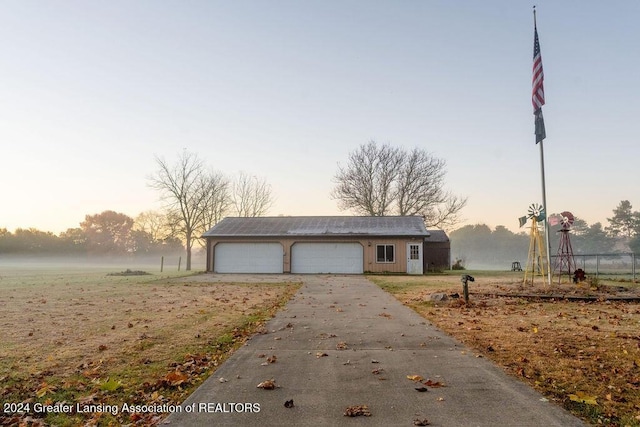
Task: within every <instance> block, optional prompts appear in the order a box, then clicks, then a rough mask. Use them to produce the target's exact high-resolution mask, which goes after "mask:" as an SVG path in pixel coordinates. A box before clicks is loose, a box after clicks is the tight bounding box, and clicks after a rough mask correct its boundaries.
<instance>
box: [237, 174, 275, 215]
mask: <svg viewBox="0 0 640 427" xmlns="http://www.w3.org/2000/svg"><path fill="white" fill-rule="evenodd" d="M232 199H233V207H234V208H235V211H236V214H237V215H238V216H239V217H256V216H262V215H265V214H266V213H267V211H268V210H269V208H270V207H271V206H272V205H273V195H272V193H271V186H270V185H269V184H268V183H267V181H266V180H265V179H259V178H258V177H256V176H251V175H248V174H246V173H244V172H240V173H239V174H238V177H237V178H236V180H235V181H234V182H233V191H232Z"/></svg>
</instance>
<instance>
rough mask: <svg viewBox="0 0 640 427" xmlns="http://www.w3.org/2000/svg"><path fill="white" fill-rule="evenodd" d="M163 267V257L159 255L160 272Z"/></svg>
mask: <svg viewBox="0 0 640 427" xmlns="http://www.w3.org/2000/svg"><path fill="white" fill-rule="evenodd" d="M163 268H164V257H163V256H161V257H160V273H162V269H163Z"/></svg>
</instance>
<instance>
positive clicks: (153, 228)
mask: <svg viewBox="0 0 640 427" xmlns="http://www.w3.org/2000/svg"><path fill="white" fill-rule="evenodd" d="M133 228H134V229H135V230H138V231H144V232H145V233H147V234H149V236H150V237H151V239H152V240H153V241H156V242H157V241H162V240H164V239H166V238H168V237H172V236H173V235H174V234H175V230H172V229H171V227H170V222H169V220H168V218H167V215H166V214H165V213H162V212H159V211H152V210H149V211H144V212H141V213H140V214H138V216H136V217H135V218H134V223H133Z"/></svg>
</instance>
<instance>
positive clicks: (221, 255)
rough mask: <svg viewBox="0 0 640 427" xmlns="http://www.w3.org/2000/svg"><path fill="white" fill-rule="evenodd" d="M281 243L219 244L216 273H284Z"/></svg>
mask: <svg viewBox="0 0 640 427" xmlns="http://www.w3.org/2000/svg"><path fill="white" fill-rule="evenodd" d="M282 257H283V250H282V245H281V244H280V243H218V244H217V245H216V247H215V260H214V271H215V272H216V273H282V271H283V268H282V266H283V263H282V261H283V259H282Z"/></svg>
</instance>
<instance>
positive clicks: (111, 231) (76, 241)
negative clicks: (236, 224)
mask: <svg viewBox="0 0 640 427" xmlns="http://www.w3.org/2000/svg"><path fill="white" fill-rule="evenodd" d="M165 224H166V223H165V220H164V218H163V215H162V214H161V213H159V212H154V211H148V212H143V213H141V214H139V215H138V216H137V217H135V218H131V217H130V216H128V215H125V214H123V213H119V212H115V211H111V210H107V211H104V212H101V213H97V214H92V215H86V216H85V220H84V221H82V222H81V223H80V224H79V226H78V227H74V228H69V229H67V230H66V231H63V232H62V233H60V234H54V233H52V232H50V231H41V230H38V229H36V228H27V229H23V228H18V229H16V230H15V231H14V232H13V233H11V232H10V231H8V230H7V229H6V228H1V229H0V253H2V254H8V255H56V256H58V255H87V256H91V255H100V256H105V255H108V256H120V255H155V254H162V255H170V254H179V253H182V252H183V250H184V249H183V246H182V242H181V241H180V239H179V238H177V237H176V236H175V235H174V233H173V232H172V231H171V230H170V229H167V228H166V227H165Z"/></svg>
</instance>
